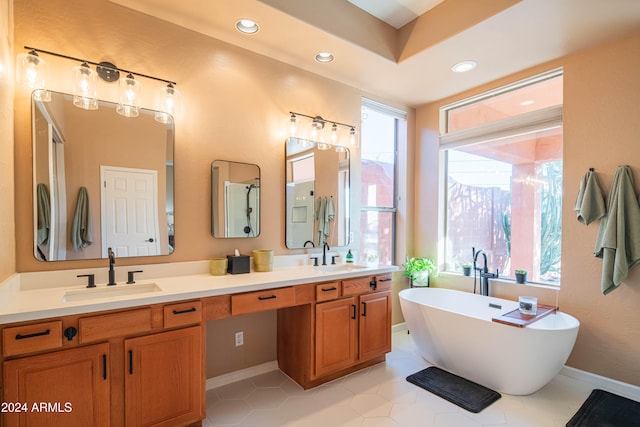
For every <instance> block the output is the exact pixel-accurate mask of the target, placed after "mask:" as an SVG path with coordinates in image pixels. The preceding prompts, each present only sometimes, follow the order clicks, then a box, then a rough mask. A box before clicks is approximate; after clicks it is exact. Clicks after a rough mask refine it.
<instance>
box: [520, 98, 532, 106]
mask: <svg viewBox="0 0 640 427" xmlns="http://www.w3.org/2000/svg"><path fill="white" fill-rule="evenodd" d="M532 104H535V101H534V100H533V99H527V100H526V101H522V102H521V103H520V105H522V106H523V107H526V106H527V105H532Z"/></svg>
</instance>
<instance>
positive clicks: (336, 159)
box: [285, 138, 351, 249]
mask: <svg viewBox="0 0 640 427" xmlns="http://www.w3.org/2000/svg"><path fill="white" fill-rule="evenodd" d="M349 162H350V159H349V149H348V148H346V147H340V146H333V145H328V144H321V143H320V144H319V143H316V142H313V141H309V140H305V139H299V138H287V140H286V142H285V169H286V186H285V191H286V231H285V233H286V236H285V240H286V245H287V248H289V249H297V248H304V247H310V246H320V245H322V244H323V243H324V242H327V243H328V244H329V246H346V245H348V244H349V240H350V239H349V237H350V233H351V218H350V203H349V197H350V195H349V180H350V170H349V167H350V163H349Z"/></svg>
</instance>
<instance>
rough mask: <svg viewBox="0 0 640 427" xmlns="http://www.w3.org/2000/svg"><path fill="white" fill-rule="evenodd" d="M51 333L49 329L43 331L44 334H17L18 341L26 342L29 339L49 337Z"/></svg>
mask: <svg viewBox="0 0 640 427" xmlns="http://www.w3.org/2000/svg"><path fill="white" fill-rule="evenodd" d="M50 333H51V329H47V330H46V331H42V332H36V333H35V334H27V335H21V334H16V339H17V340H24V339H27V338H35V337H42V336H44V335H49V334H50Z"/></svg>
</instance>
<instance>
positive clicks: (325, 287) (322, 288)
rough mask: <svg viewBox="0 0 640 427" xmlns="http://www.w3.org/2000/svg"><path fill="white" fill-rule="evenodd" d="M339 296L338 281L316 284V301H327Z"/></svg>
mask: <svg viewBox="0 0 640 427" xmlns="http://www.w3.org/2000/svg"><path fill="white" fill-rule="evenodd" d="M339 296H340V283H339V282H328V283H321V284H319V285H316V301H317V302H322V301H329V300H332V299H336V298H338V297H339Z"/></svg>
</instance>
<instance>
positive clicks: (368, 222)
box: [358, 99, 406, 265]
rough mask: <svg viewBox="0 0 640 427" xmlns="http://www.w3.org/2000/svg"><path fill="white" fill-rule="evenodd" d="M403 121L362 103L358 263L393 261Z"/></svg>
mask: <svg viewBox="0 0 640 427" xmlns="http://www.w3.org/2000/svg"><path fill="white" fill-rule="evenodd" d="M405 117H406V114H405V113H404V112H402V111H399V110H396V109H393V108H391V107H387V106H385V105H382V104H378V103H376V102H373V101H369V100H367V99H363V100H362V125H361V132H362V133H361V142H362V147H361V150H360V153H361V167H362V181H361V189H360V194H361V203H360V205H361V213H360V232H361V235H360V249H359V251H358V261H360V262H377V263H379V264H383V265H391V264H393V262H394V259H395V253H394V252H395V222H396V211H397V209H396V200H397V197H396V191H397V190H396V147H397V144H398V134H399V132H398V126H400V125H405Z"/></svg>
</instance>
